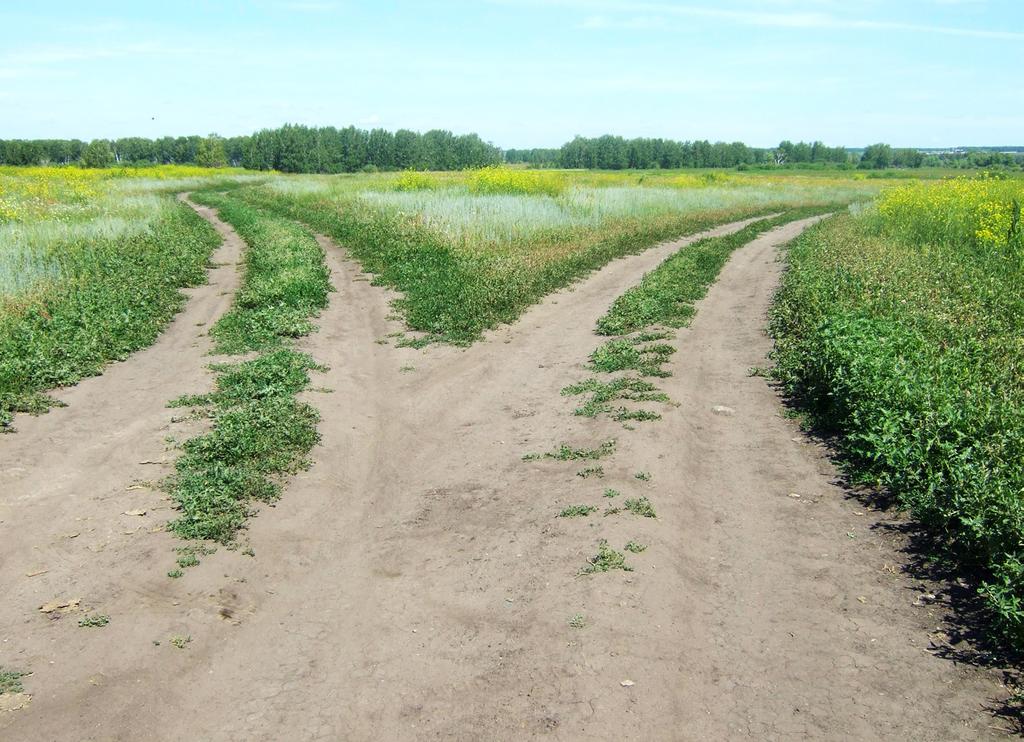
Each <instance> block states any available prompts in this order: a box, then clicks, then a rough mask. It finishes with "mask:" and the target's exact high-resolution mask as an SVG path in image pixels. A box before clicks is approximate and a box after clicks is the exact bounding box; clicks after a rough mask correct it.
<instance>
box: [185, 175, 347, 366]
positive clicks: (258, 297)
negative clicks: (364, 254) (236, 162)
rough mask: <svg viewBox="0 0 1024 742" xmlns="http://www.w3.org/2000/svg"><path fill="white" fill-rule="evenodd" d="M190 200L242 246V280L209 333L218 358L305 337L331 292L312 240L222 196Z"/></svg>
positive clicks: (199, 195)
mask: <svg viewBox="0 0 1024 742" xmlns="http://www.w3.org/2000/svg"><path fill="white" fill-rule="evenodd" d="M193 198H194V199H195V200H196V201H197V202H199V203H202V204H205V205H207V206H213V207H215V208H216V209H217V211H218V213H219V214H220V217H221V218H222V219H224V220H225V221H227V222H228V223H230V224H231V226H232V227H234V228H235V231H237V232H238V234H239V235H240V236H241V237H242V239H243V240H245V243H246V245H247V249H246V251H245V276H244V281H243V285H242V287H241V289H240V290H239V291H238V293H237V294H236V296H235V301H234V304H233V306H232V308H231V310H230V311H229V312H227V313H226V314H225V315H224V316H223V317H221V319H220V320H219V321H218V322H217V324H216V325H215V326H214V327H213V328H212V329H211V331H210V336H211V337H212V338H213V339H214V342H215V344H216V348H215V351H216V352H218V353H244V352H246V351H253V350H266V349H268V348H274V347H280V345H281V344H282V342H283V341H284V340H285V339H286V338H296V337H301V336H303V335H308V334H309V333H310V332H312V330H313V327H314V325H313V323H312V321H311V318H312V317H314V316H315V315H316V314H317V313H318V312H319V311H320V310H321V309H323V308H324V307H326V306H327V298H328V294H329V293H330V291H331V285H330V281H329V274H328V271H327V266H326V265H325V264H324V255H323V250H322V249H321V247H320V245H319V244H318V243H317V241H316V239H315V238H314V237H313V235H312V234H311V233H310V232H309V231H308V230H306V229H303V228H302V227H299V226H298V225H296V224H294V223H293V222H290V221H288V220H285V219H280V218H275V217H272V216H267V215H265V214H262V213H261V212H259V211H257V210H256V209H254V208H252V207H251V206H248V205H247V204H245V203H243V202H241V201H238V200H237V199H234V198H232V197H231V196H230V195H227V194H224V193H216V192H212V191H206V192H198V193H196V194H194V196H193Z"/></svg>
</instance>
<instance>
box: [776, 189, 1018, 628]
mask: <svg viewBox="0 0 1024 742" xmlns="http://www.w3.org/2000/svg"><path fill="white" fill-rule="evenodd" d="M1003 187H1004V186H1002V185H999V187H998V190H999V191H1000V192H1002V188H1003ZM1016 187H1017V189H1018V192H1019V188H1020V185H1019V184H1018V185H1017V186H1016ZM975 188H979V189H980V190H978V191H977V192H976V191H975V190H974V189H975ZM965 189H966V190H965ZM993 192H995V191H993V190H989V185H988V184H986V183H984V182H982V184H981V185H980V186H974V185H970V186H966V185H965V184H964V183H961V182H955V181H954V182H952V183H944V184H940V185H938V186H929V187H923V186H912V187H910V188H909V189H897V190H896V191H894V192H889V193H888V194H886V195H885V196H883V197H882V199H881V202H880V204H879V209H878V211H879V216H875V215H873V214H871V213H870V212H869V213H867V214H866V215H864V216H861V217H853V216H843V217H840V218H837V219H835V220H832V221H830V222H829V223H827V224H825V225H822V226H820V227H818V228H816V229H814V230H812V231H810V232H808V233H806V234H805V235H804V236H803V237H801V238H799V239H798V240H797V241H796V242H795V243H794V244H793V245H792V246H791V248H790V250H789V270H788V271H787V273H786V275H785V278H784V280H783V284H782V288H781V290H780V292H779V294H778V296H777V298H776V302H775V305H774V308H773V310H772V314H771V322H770V325H771V331H772V334H773V335H774V337H775V340H776V347H775V357H776V360H777V367H776V370H775V373H776V375H777V377H778V378H779V379H780V380H781V381H782V382H783V384H784V386H785V388H786V389H787V390H788V391H789V392H790V393H791V394H792V395H794V396H795V398H796V399H797V400H798V401H799V402H800V403H801V404H802V406H803V407H804V409H805V410H806V411H807V412H808V414H809V415H810V417H811V419H812V421H813V422H814V423H816V424H817V425H819V426H822V427H825V428H827V429H830V430H832V431H835V432H836V433H839V434H840V435H841V438H840V446H841V450H842V452H843V453H844V455H845V465H846V467H847V469H848V471H849V472H850V474H851V475H852V477H853V478H854V479H855V480H856V481H859V482H865V483H869V484H872V485H875V486H879V487H882V488H886V489H887V490H889V491H891V493H892V494H893V495H894V496H895V497H896V498H897V500H898V502H899V503H900V504H901V505H902V506H903V507H906V508H908V509H909V510H910V511H911V513H912V514H913V515H914V516H915V517H916V518H917V519H918V520H919V521H920V522H921V523H922V524H923V525H924V526H925V527H927V529H929V531H930V532H931V533H932V534H934V536H935V537H936V540H937V541H938V543H940V544H941V545H942V546H943V548H944V549H945V550H947V551H948V554H949V555H951V556H952V557H954V558H955V559H958V560H959V562H960V564H962V565H963V566H964V567H965V568H966V569H969V570H976V571H977V572H978V573H979V574H980V581H981V591H982V593H983V594H984V595H985V597H986V598H987V600H988V602H989V605H990V606H991V608H992V610H993V612H994V615H995V617H996V619H997V625H998V628H999V630H1001V631H1002V632H1004V634H1005V636H1007V637H1008V638H1009V640H1010V641H1011V642H1012V643H1014V644H1016V645H1017V646H1018V647H1020V646H1024V608H1022V600H1024V567H1022V562H1024V467H1022V466H1021V452H1024V324H1022V322H1021V317H1024V268H1022V262H1021V260H1020V252H1019V250H1016V249H1013V248H1012V246H1011V245H1009V244H1007V245H1005V246H1004V247H1003V249H991V245H990V244H989V240H988V237H987V236H986V235H979V232H983V231H984V229H983V228H982V227H980V226H979V225H981V224H984V223H985V221H984V220H985V218H986V217H985V214H987V213H988V212H987V211H984V210H977V209H975V206H976V205H977V203H979V201H977V200H976V199H975V195H976V194H978V193H981V194H983V198H988V197H989V196H991V194H992V193H993ZM979 215H980V216H979ZM979 220H980V221H979ZM979 248H980V249H979Z"/></svg>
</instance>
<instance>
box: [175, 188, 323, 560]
mask: <svg viewBox="0 0 1024 742" xmlns="http://www.w3.org/2000/svg"><path fill="white" fill-rule="evenodd" d="M194 197H195V198H196V200H198V201H200V202H201V203H205V204H208V205H210V206H214V207H216V208H217V209H218V211H219V213H220V216H221V218H223V219H225V220H226V221H228V222H229V223H230V224H231V225H232V226H233V227H234V228H235V229H236V230H237V231H238V233H239V234H240V235H241V236H242V238H243V239H244V240H245V242H246V254H245V274H244V276H243V279H242V286H241V288H240V289H239V291H238V293H237V295H236V296H235V301H234V305H233V306H232V308H231V310H230V311H229V312H228V313H226V314H225V315H224V316H223V317H221V318H220V319H219V320H218V321H217V323H216V324H215V325H214V326H213V327H212V328H211V330H210V335H211V336H212V337H213V338H214V340H215V341H216V350H217V351H218V352H221V353H245V352H249V351H257V352H260V355H258V356H257V357H256V358H253V359H251V360H248V361H245V362H243V363H238V364H233V365H218V366H215V367H214V368H215V370H216V371H217V382H216V389H215V390H214V391H213V392H212V393H210V394H207V395H202V396H199V397H186V398H182V399H179V400H176V401H175V402H173V403H172V404H174V405H177V406H194V407H197V408H199V409H201V410H203V411H204V412H205V413H206V414H207V415H208V416H209V417H210V419H211V429H210V431H209V432H207V433H204V434H203V435H200V436H197V437H195V438H192V439H191V440H189V441H187V442H186V443H185V445H184V453H183V455H182V456H181V457H180V458H179V459H178V461H177V462H176V464H175V473H174V475H173V476H172V477H171V478H170V480H169V481H168V482H167V488H168V491H169V494H170V495H171V497H172V498H173V499H174V500H175V501H176V502H177V503H178V507H179V510H180V515H179V517H178V518H177V519H176V520H174V521H173V522H172V523H171V528H172V530H174V531H175V533H177V534H178V535H180V536H181V537H183V538H188V539H212V540H216V541H221V542H228V541H231V540H232V539H234V537H235V535H236V534H237V532H238V531H239V529H241V528H242V527H243V526H244V524H245V520H246V518H247V517H248V516H249V515H250V511H251V506H250V503H251V502H252V501H253V500H260V501H264V502H266V501H270V500H273V499H276V498H277V497H279V496H280V494H281V490H282V481H283V478H284V477H285V475H287V474H290V473H294V472H295V471H297V470H299V469H301V468H303V467H304V466H306V465H307V463H308V459H307V454H308V453H309V451H310V449H312V447H313V446H314V445H315V444H316V443H317V441H319V440H320V436H319V434H318V433H317V430H316V426H317V422H318V420H319V416H318V414H317V412H316V410H315V409H314V408H313V407H312V406H310V405H309V404H306V403H305V402H300V401H299V400H298V399H296V395H297V394H298V393H299V392H301V391H303V390H304V389H306V388H307V387H308V386H309V372H310V371H312V370H315V369H320V367H319V366H318V365H317V364H316V362H315V361H314V360H313V358H312V357H311V356H309V355H308V354H305V353H300V352H297V351H296V350H294V349H292V348H291V347H289V346H290V341H291V339H292V338H296V337H300V336H303V335H308V334H309V333H310V332H312V331H313V330H314V325H313V323H312V319H313V317H315V316H316V315H317V314H318V313H319V311H320V310H321V309H322V308H324V307H325V306H326V305H327V299H328V293H329V292H330V290H331V286H330V282H329V280H328V270H327V266H326V265H325V263H324V253H323V250H322V249H321V248H320V245H319V244H318V243H317V241H316V240H315V239H314V238H313V236H312V235H311V234H310V233H309V232H308V231H306V230H305V229H302V228H301V227H299V226H298V225H296V224H294V223H293V222H291V221H290V220H287V219H282V218H280V217H274V216H271V215H268V214H264V213H262V212H260V211H257V210H256V209H254V208H252V207H251V206H249V205H247V204H245V203H242V202H240V201H238V200H236V199H235V198H232V197H231V196H230V195H226V194H223V193H216V192H200V193H196V194H195V196H194ZM321 370H322V369H321Z"/></svg>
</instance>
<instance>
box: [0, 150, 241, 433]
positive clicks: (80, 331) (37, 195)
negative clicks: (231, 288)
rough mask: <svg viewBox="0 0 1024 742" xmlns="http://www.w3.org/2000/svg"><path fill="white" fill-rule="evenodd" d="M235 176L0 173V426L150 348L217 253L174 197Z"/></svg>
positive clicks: (176, 170) (209, 234) (179, 171)
mask: <svg viewBox="0 0 1024 742" xmlns="http://www.w3.org/2000/svg"><path fill="white" fill-rule="evenodd" d="M239 173H240V171H236V170H220V171H211V170H209V169H205V168H196V167H175V166H165V167H158V168H157V167H154V168H136V169H130V170H83V169H81V168H74V167H68V168H0V429H6V428H7V427H8V426H9V424H10V420H11V414H12V413H13V412H15V411H33V412H40V411H43V410H45V409H46V408H47V407H48V406H49V405H50V404H51V401H50V400H49V399H48V398H47V397H46V396H45V391H46V390H47V389H51V388H53V387H57V386H64V385H68V384H74V383H75V382H77V381H78V380H80V379H82V378H84V377H86V376H92V375H95V374H97V373H100V372H101V370H102V368H103V366H104V365H105V364H106V363H108V362H110V361H112V360H116V359H122V358H125V357H126V356H127V355H128V354H130V353H131V352H132V351H135V350H138V349H139V348H143V347H146V346H147V345H149V344H151V343H152V342H153V340H154V339H155V338H156V337H157V335H158V334H159V332H160V330H161V329H162V328H163V327H164V325H165V324H166V323H167V322H168V320H170V318H171V317H172V316H173V315H174V314H175V312H177V311H178V309H179V308H180V307H181V305H182V302H183V296H182V294H181V293H180V291H179V289H181V288H182V287H184V286H191V285H195V284H197V283H201V282H203V281H204V280H205V269H206V266H207V261H208V258H209V256H210V254H211V253H212V252H213V249H214V248H215V247H216V246H217V244H218V238H217V235H216V233H215V232H214V231H213V230H212V229H211V228H210V226H209V225H208V224H207V223H206V222H205V221H203V220H202V219H200V218H199V217H198V216H197V215H196V214H195V213H194V212H193V211H192V210H191V209H189V208H188V207H186V206H184V205H182V204H180V203H178V202H177V201H176V200H175V197H174V194H175V193H176V192H178V191H181V190H183V189H186V188H191V187H194V186H195V185H196V184H199V183H203V182H208V181H209V180H210V179H211V178H238V177H246V176H240V175H239Z"/></svg>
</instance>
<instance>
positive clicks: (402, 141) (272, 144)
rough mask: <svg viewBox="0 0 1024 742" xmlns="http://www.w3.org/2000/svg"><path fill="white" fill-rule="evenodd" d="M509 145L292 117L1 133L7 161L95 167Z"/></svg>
mask: <svg viewBox="0 0 1024 742" xmlns="http://www.w3.org/2000/svg"><path fill="white" fill-rule="evenodd" d="M500 162H502V152H501V150H500V149H498V148H497V147H495V146H494V145H493V144H488V143H487V142H485V141H483V140H482V139H481V138H480V137H479V136H477V135H476V134H463V135H456V134H452V133H451V132H450V131H442V130H440V129H435V130H432V131H428V132H426V133H425V134H419V133H417V132H415V131H409V130H407V129H400V130H398V131H396V132H390V131H386V130H385V129H373V130H370V131H367V130H365V129H357V128H356V127H354V126H350V127H348V128H345V129H336V128H334V127H333V126H324V127H309V126H298V125H292V124H286V125H285V126H282V127H280V128H278V129H264V130H262V131H258V132H256V133H255V134H253V135H251V136H242V137H230V138H227V139H225V138H222V137H219V136H217V135H216V134H211V135H210V136H208V137H199V136H191V137H163V138H161V139H143V138H141V137H126V138H124V139H113V140H107V139H96V140H93V141H92V142H89V143H88V144H86V143H85V142H83V141H80V140H78V139H34V140H22V139H15V140H8V141H4V140H0V163H2V164H5V165H42V164H59V165H66V164H71V163H81V164H83V165H85V166H87V167H109V166H112V165H139V164H165V165H170V164H177V165H183V164H196V165H205V166H208V167H223V166H225V165H232V166H235V167H245V168H249V169H251V170H280V171H281V172H284V173H353V172H356V171H360V170H408V169H413V170H462V169H464V168H472V167H483V166H485V165H496V164H498V163H500Z"/></svg>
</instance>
